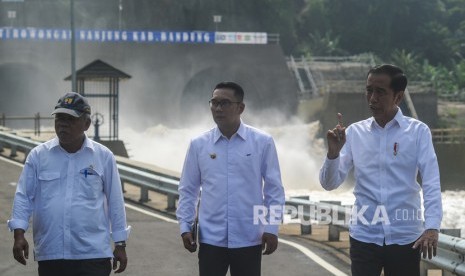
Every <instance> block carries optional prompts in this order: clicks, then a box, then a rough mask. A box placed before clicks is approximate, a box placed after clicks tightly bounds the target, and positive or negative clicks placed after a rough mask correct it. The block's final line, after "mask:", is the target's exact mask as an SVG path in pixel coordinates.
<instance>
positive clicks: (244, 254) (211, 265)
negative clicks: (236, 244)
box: [199, 243, 262, 276]
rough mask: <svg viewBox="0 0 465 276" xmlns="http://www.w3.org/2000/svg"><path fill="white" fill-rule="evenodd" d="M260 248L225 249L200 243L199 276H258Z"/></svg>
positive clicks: (260, 259)
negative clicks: (228, 275) (229, 275)
mask: <svg viewBox="0 0 465 276" xmlns="http://www.w3.org/2000/svg"><path fill="white" fill-rule="evenodd" d="M261 263H262V246H261V245H257V246H250V247H241V248H226V247H218V246H213V245H210V244H206V243H201V244H200V247H199V273H200V276H224V275H226V273H227V272H228V268H230V273H231V276H260V273H261Z"/></svg>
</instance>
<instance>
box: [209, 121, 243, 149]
mask: <svg viewBox="0 0 465 276" xmlns="http://www.w3.org/2000/svg"><path fill="white" fill-rule="evenodd" d="M246 132H247V131H246V128H245V126H244V123H242V120H241V124H240V125H239V129H238V130H237V131H236V133H234V134H233V136H234V135H237V136H239V137H241V138H242V139H243V140H247V139H246ZM222 136H223V134H222V133H221V131H220V129H219V128H218V126H216V127H215V129H214V132H213V141H214V142H215V143H216V142H218V140H219V139H220V138H221V137H222Z"/></svg>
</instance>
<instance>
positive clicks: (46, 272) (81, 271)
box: [38, 258, 111, 276]
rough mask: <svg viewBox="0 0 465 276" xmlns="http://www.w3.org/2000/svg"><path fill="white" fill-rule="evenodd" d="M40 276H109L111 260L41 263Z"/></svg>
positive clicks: (51, 261)
mask: <svg viewBox="0 0 465 276" xmlns="http://www.w3.org/2000/svg"><path fill="white" fill-rule="evenodd" d="M38 263H39V276H108V275H110V273H111V261H110V258H102V259H87V260H50V261H39V262H38Z"/></svg>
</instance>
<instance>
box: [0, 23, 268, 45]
mask: <svg viewBox="0 0 465 276" xmlns="http://www.w3.org/2000/svg"><path fill="white" fill-rule="evenodd" d="M75 38H76V41H92V42H147V43H204V44H205V43H207V44H208V43H218V44H267V34H266V33H250V32H206V31H111V30H76V32H75ZM9 39H25V40H55V41H66V40H71V31H70V30H58V29H36V28H6V27H3V28H0V40H9Z"/></svg>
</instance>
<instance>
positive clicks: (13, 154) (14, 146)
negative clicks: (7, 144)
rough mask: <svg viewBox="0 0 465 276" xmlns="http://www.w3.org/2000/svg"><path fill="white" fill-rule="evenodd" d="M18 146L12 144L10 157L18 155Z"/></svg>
mask: <svg viewBox="0 0 465 276" xmlns="http://www.w3.org/2000/svg"><path fill="white" fill-rule="evenodd" d="M16 150H17V147H16V145H11V152H10V157H12V158H13V157H16V156H18V154H17V153H16Z"/></svg>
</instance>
